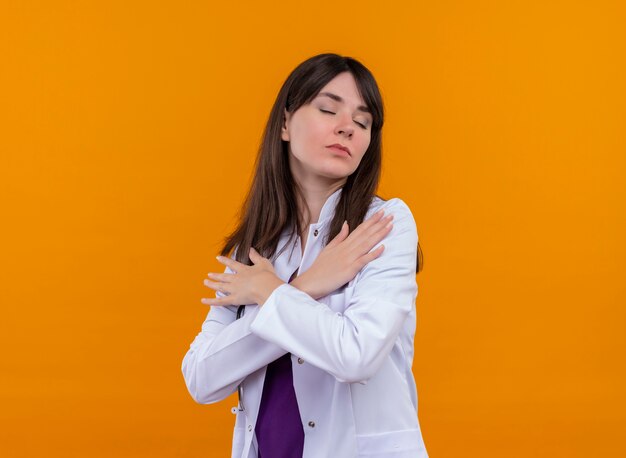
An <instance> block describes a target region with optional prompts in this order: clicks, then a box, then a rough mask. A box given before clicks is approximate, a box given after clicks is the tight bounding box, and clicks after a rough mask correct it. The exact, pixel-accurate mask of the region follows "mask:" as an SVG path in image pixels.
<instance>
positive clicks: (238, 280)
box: [201, 248, 284, 305]
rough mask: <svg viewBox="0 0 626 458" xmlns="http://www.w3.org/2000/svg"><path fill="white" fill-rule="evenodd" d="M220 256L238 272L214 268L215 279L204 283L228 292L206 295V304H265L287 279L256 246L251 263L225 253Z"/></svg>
mask: <svg viewBox="0 0 626 458" xmlns="http://www.w3.org/2000/svg"><path fill="white" fill-rule="evenodd" d="M217 260H218V261H219V262H221V263H222V264H224V265H226V266H228V267H230V269H231V270H232V271H233V272H235V273H233V274H229V273H212V272H210V273H209V274H208V277H209V278H211V279H213V280H215V281H209V280H204V284H205V285H206V286H208V287H209V288H211V289H213V290H215V291H220V292H222V293H224V294H226V296H224V297H220V298H218V297H214V298H202V300H201V302H202V303H203V304H207V305H248V304H259V305H263V303H264V302H265V301H266V300H267V298H268V297H269V296H270V294H272V291H274V289H276V288H278V287H279V286H280V285H282V284H283V283H284V282H283V281H282V280H281V279H280V278H278V276H277V275H276V272H275V271H274V266H273V265H272V263H271V262H270V260H269V259H267V258H264V257H263V256H261V255H260V254H259V253H258V252H257V251H256V250H255V249H254V248H250V261H252V264H253V265H251V266H247V265H245V264H242V263H240V262H237V261H235V260H234V259H230V258H226V257H224V256H218V257H217Z"/></svg>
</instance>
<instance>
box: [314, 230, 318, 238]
mask: <svg viewBox="0 0 626 458" xmlns="http://www.w3.org/2000/svg"><path fill="white" fill-rule="evenodd" d="M317 234H319V231H318V230H317V229H315V230H314V231H313V235H314V236H315V237H317Z"/></svg>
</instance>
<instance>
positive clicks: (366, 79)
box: [220, 53, 422, 272]
mask: <svg viewBox="0 0 626 458" xmlns="http://www.w3.org/2000/svg"><path fill="white" fill-rule="evenodd" d="M342 72H350V73H351V74H352V76H353V77H354V79H355V81H356V85H357V89H358V91H359V94H360V96H361V97H362V98H363V101H364V102H365V105H366V106H367V107H368V108H369V110H370V112H371V115H372V125H371V137H370V144H369V147H368V149H367V151H366V152H365V154H364V155H363V158H362V159H361V163H360V164H359V166H358V167H357V169H356V170H355V171H354V173H352V174H351V175H350V176H349V177H348V178H347V181H346V183H345V184H344V186H343V189H342V191H341V196H340V199H339V202H338V203H337V207H336V210H335V215H334V217H333V219H332V221H331V224H330V231H329V236H328V239H327V240H326V241H325V243H327V242H328V241H330V240H332V239H333V238H334V237H335V236H336V235H337V234H338V233H339V231H340V230H341V226H342V224H343V222H344V221H348V225H349V227H350V231H352V230H354V229H355V228H356V227H357V226H358V225H359V224H361V223H362V222H363V219H364V218H365V215H366V213H367V210H368V208H369V206H370V204H371V202H372V199H373V198H374V197H380V196H377V195H376V189H377V188H378V182H379V180H380V173H381V163H382V151H381V146H382V145H381V136H382V132H381V130H382V127H383V121H384V112H383V101H382V97H381V95H380V91H379V89H378V85H377V84H376V80H375V79H374V76H373V75H372V74H371V72H370V71H369V70H368V69H367V68H366V67H365V66H364V65H363V64H361V63H360V62H359V61H357V60H356V59H353V58H351V57H344V56H340V55H337V54H331V53H326V54H319V55H317V56H313V57H311V58H309V59H307V60H305V61H304V62H302V63H301V64H300V65H298V66H297V67H296V68H295V69H294V70H293V71H292V72H291V74H290V75H289V76H288V77H287V79H286V81H285V82H284V83H283V86H282V87H281V88H280V91H279V92H278V96H277V97H276V101H275V102H274V105H273V107H272V111H271V112H270V115H269V119H268V121H267V124H266V126H265V130H264V132H263V137H262V140H261V145H260V147H259V151H258V154H257V157H256V160H255V166H254V168H255V172H254V177H253V180H252V185H251V187H250V190H249V191H248V194H247V195H246V198H245V201H244V204H243V206H242V208H241V210H240V212H239V223H238V226H237V228H236V229H235V230H234V231H233V232H232V233H231V234H230V235H228V236H227V237H226V238H225V239H224V246H223V248H222V250H221V253H220V254H221V255H222V256H229V255H230V253H231V251H232V250H233V249H236V255H235V259H236V260H237V261H238V262H241V263H242V264H246V265H250V264H251V262H250V258H249V251H250V247H254V248H255V249H256V250H257V251H258V252H259V253H260V254H261V255H262V256H263V257H266V258H272V257H273V256H274V255H275V253H276V249H277V246H278V242H279V239H280V236H281V234H282V232H283V230H284V229H285V228H289V229H291V230H292V235H291V237H292V238H293V237H295V236H296V234H300V233H302V230H303V228H302V227H301V222H300V218H299V217H298V215H299V213H298V205H297V195H296V193H300V190H299V187H298V186H297V183H295V181H294V179H293V176H292V174H291V170H290V168H289V149H288V148H289V144H288V142H286V141H284V140H282V138H281V135H280V134H281V126H282V124H283V121H284V110H285V109H287V111H288V112H290V113H293V112H295V111H296V110H297V109H298V108H300V107H301V106H303V105H305V104H308V103H309V102H311V101H312V100H313V99H314V98H315V97H316V96H317V94H318V93H319V92H320V91H321V90H322V88H323V87H324V86H325V85H326V84H327V83H328V82H330V81H331V80H332V79H333V78H334V77H335V76H337V75H338V74H340V73H342ZM300 197H302V196H301V194H300ZM290 241H291V239H290ZM417 249H418V250H417V253H418V256H417V260H416V262H417V265H416V272H419V271H421V269H422V254H421V248H420V246H419V243H418V245H417Z"/></svg>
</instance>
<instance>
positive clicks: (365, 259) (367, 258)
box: [359, 245, 385, 269]
mask: <svg viewBox="0 0 626 458" xmlns="http://www.w3.org/2000/svg"><path fill="white" fill-rule="evenodd" d="M383 251H385V245H380V246H379V247H377V248H376V249H375V250H372V251H370V252H369V253H367V254H365V255H363V256H361V258H360V259H359V265H360V268H361V269H362V268H363V267H365V266H366V265H367V264H369V263H370V262H372V261H373V260H374V259H376V258H378V257H379V256H380V255H381V254H383Z"/></svg>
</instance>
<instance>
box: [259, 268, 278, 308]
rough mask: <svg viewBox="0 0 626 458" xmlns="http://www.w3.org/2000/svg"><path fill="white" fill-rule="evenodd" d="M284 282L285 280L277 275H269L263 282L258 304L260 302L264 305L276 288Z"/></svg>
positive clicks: (260, 304)
mask: <svg viewBox="0 0 626 458" xmlns="http://www.w3.org/2000/svg"><path fill="white" fill-rule="evenodd" d="M284 284H285V282H284V281H282V280H281V279H280V278H278V277H277V276H276V275H274V274H271V275H268V278H267V281H264V282H263V288H262V289H261V291H260V292H259V294H258V295H257V298H256V302H257V304H259V306H262V305H263V304H264V303H265V301H267V299H268V298H269V297H270V296H271V295H272V293H273V292H274V290H275V289H276V288H278V287H279V286H281V285H284Z"/></svg>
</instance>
